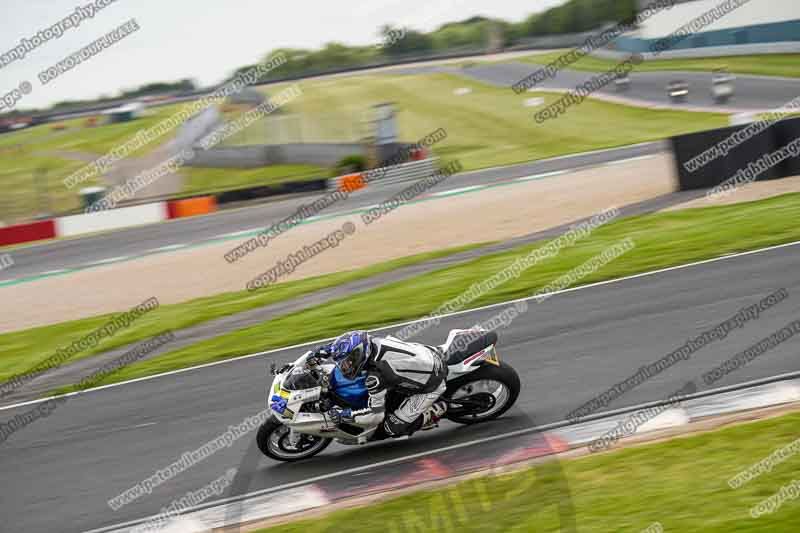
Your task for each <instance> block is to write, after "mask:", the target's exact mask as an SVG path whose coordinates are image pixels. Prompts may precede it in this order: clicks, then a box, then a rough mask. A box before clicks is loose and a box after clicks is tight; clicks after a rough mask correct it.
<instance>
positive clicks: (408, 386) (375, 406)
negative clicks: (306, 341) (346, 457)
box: [314, 331, 447, 439]
mask: <svg viewBox="0 0 800 533" xmlns="http://www.w3.org/2000/svg"><path fill="white" fill-rule="evenodd" d="M314 355H315V356H316V357H319V358H323V359H328V358H330V359H333V361H334V362H335V363H336V366H337V367H338V368H339V370H340V371H341V372H342V374H343V375H344V377H345V378H347V379H350V380H352V379H355V378H357V377H359V376H363V375H364V374H366V381H365V384H366V387H367V392H368V394H369V400H368V402H367V406H366V407H365V408H363V409H338V408H334V409H331V410H330V411H328V415H329V416H330V417H331V418H332V419H333V420H334V422H335V423H337V424H340V423H342V422H346V423H348V424H352V425H355V426H359V427H362V428H364V429H365V430H367V431H372V430H373V429H374V430H375V435H374V437H375V438H376V439H380V438H386V437H401V436H404V435H411V434H412V433H414V432H415V431H417V430H418V429H430V428H431V427H433V426H434V425H435V424H436V422H438V421H439V419H440V418H441V417H442V416H443V415H444V414H445V412H446V410H447V404H446V403H445V402H443V401H438V400H439V397H440V396H441V395H442V394H443V393H444V391H445V389H446V388H447V387H446V383H445V378H446V377H447V365H446V364H444V361H443V354H442V353H441V351H440V350H438V349H437V348H434V347H430V346H426V345H424V344H418V343H410V342H403V341H401V340H399V339H396V338H394V337H373V336H371V335H370V334H369V333H367V332H366V331H351V332H348V333H344V334H343V335H340V336H339V337H338V338H337V339H336V340H334V341H333V342H332V343H330V344H327V345H324V346H321V347H319V348H317V350H315V352H314ZM392 392H393V393H397V394H399V395H401V397H403V398H404V400H403V401H402V403H401V404H400V405H399V407H398V408H397V409H395V410H394V411H393V412H391V413H387V412H386V401H387V395H388V394H389V393H392Z"/></svg>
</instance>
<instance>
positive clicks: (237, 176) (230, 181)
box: [181, 165, 329, 195]
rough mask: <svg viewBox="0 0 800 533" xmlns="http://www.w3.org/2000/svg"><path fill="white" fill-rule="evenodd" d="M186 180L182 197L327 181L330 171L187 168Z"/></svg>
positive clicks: (291, 167)
mask: <svg viewBox="0 0 800 533" xmlns="http://www.w3.org/2000/svg"><path fill="white" fill-rule="evenodd" d="M181 174H182V175H183V176H184V177H185V178H186V182H185V185H184V189H183V191H182V193H181V194H184V195H189V194H210V193H215V192H221V191H230V190H233V189H242V188H245V187H256V186H259V185H274V184H276V183H288V182H292V181H308V180H313V179H325V178H327V177H328V174H329V172H328V170H327V169H326V168H323V167H317V166H314V165H272V166H269V167H263V168H198V167H184V168H182V169H181Z"/></svg>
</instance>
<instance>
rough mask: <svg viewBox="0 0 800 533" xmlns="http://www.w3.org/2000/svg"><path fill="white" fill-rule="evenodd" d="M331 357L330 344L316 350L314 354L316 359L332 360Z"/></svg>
mask: <svg viewBox="0 0 800 533" xmlns="http://www.w3.org/2000/svg"><path fill="white" fill-rule="evenodd" d="M330 356H331V346H330V344H326V345H324V346H320V347H318V348H317V349H316V350H314V354H313V357H316V358H319V359H328V358H330Z"/></svg>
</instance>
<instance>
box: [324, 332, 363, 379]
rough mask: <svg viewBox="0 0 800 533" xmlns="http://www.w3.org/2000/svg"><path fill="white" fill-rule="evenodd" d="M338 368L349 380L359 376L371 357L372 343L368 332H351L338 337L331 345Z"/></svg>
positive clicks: (332, 354)
mask: <svg viewBox="0 0 800 533" xmlns="http://www.w3.org/2000/svg"><path fill="white" fill-rule="evenodd" d="M330 349H331V356H332V357H333V360H334V361H335V362H336V366H337V367H339V370H341V371H342V374H343V375H344V377H346V378H347V379H354V378H355V377H356V376H358V375H359V374H360V373H361V371H362V370H363V369H364V366H365V365H366V364H367V359H369V356H370V355H371V351H372V343H371V342H370V338H369V333H367V332H366V331H350V332H347V333H344V334H342V335H340V336H339V337H337V339H336V340H335V341H333V342H332V343H331V345H330Z"/></svg>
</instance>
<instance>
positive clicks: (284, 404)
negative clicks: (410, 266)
mask: <svg viewBox="0 0 800 533" xmlns="http://www.w3.org/2000/svg"><path fill="white" fill-rule="evenodd" d="M388 338H389V339H391V338H392V337H388ZM496 344H497V334H496V333H495V332H486V331H481V330H475V329H470V330H461V329H455V330H452V331H451V332H450V334H449V335H448V337H447V341H446V342H445V343H444V344H442V345H441V346H438V347H437V348H439V349H440V350H441V353H442V354H444V355H443V357H445V358H446V361H445V362H446V363H447V366H448V375H447V389H446V391H445V392H444V394H443V395H442V397H441V398H440V399H441V400H443V401H444V402H446V403H447V414H446V415H445V417H446V418H447V419H449V420H452V421H453V422H458V423H460V424H475V423H478V422H485V421H487V420H492V419H495V418H497V417H499V416H500V415H502V414H503V413H505V412H506V411H507V410H508V409H510V408H511V406H512V405H514V402H515V401H516V400H517V397H518V396H519V391H520V380H519V376H518V375H517V372H516V371H515V370H514V369H513V368H512V367H511V366H509V365H508V364H506V363H504V362H502V361H500V358H499V357H498V355H497V351H496V349H495V345H496ZM454 346H459V347H460V349H455V348H454ZM312 355H313V352H310V351H309V352H307V353H305V354H303V355H302V356H300V357H299V358H298V359H297V360H296V361H295V362H294V363H290V364H288V365H285V366H284V367H282V368H281V369H280V370H278V371H276V372H275V371H273V373H274V374H275V378H274V380H273V382H272V386H271V387H270V388H269V389H268V390H267V405H268V406H269V407H270V408H271V409H272V416H271V417H270V418H269V419H268V420H267V421H266V422H264V424H262V426H261V427H260V428H259V430H258V434H257V437H256V440H257V442H258V447H259V449H260V450H261V452H262V453H263V454H264V455H266V456H268V457H270V458H272V459H275V460H278V461H288V462H291V461H299V460H302V459H308V458H309V457H313V456H314V455H316V454H318V453H320V452H321V451H322V450H324V449H325V448H326V447H327V446H328V445H329V444H330V443H331V442H332V441H336V442H338V443H340V444H348V445H354V444H366V443H367V442H370V440H371V439H372V435H373V434H374V431H367V430H365V429H364V428H361V427H358V426H355V425H349V424H347V423H339V424H336V423H335V422H334V421H332V420H331V418H330V417H329V416H327V414H326V413H327V412H328V411H329V410H330V409H332V408H334V407H338V408H342V409H347V408H351V409H359V408H361V407H363V406H364V405H365V404H366V401H367V396H368V395H367V389H366V386H365V384H364V381H365V378H364V377H359V378H356V379H354V380H347V379H344V377H343V376H342V375H341V373H340V372H339V371H338V369H337V368H336V365H334V364H333V363H328V362H323V363H321V364H315V363H312V362H311V361H313V358H311V356H312ZM403 399H404V398H403V397H402V396H401V395H399V394H396V393H394V392H392V393H390V394H389V396H388V397H387V401H386V412H387V413H390V412H392V411H394V409H396V408H397V406H399V405H400V403H401V402H402V401H403Z"/></svg>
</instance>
